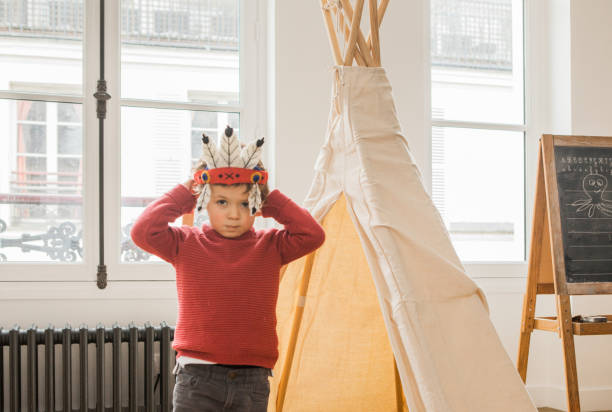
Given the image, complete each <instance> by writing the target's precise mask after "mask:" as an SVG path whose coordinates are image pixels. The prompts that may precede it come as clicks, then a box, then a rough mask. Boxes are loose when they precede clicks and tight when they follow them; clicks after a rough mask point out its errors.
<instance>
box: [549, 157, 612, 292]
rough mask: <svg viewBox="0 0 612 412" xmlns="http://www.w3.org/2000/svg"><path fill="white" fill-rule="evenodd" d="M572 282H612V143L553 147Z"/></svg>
mask: <svg viewBox="0 0 612 412" xmlns="http://www.w3.org/2000/svg"><path fill="white" fill-rule="evenodd" d="M554 158H555V169H556V175H557V176H556V177H557V188H558V193H559V211H560V217H561V232H562V238H563V256H564V260H565V278H566V281H567V282H568V283H584V282H596V283H599V282H612V147H593V146H587V147H585V146H555V147H554Z"/></svg>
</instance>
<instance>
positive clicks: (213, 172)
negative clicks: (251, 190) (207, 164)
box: [193, 167, 268, 185]
mask: <svg viewBox="0 0 612 412" xmlns="http://www.w3.org/2000/svg"><path fill="white" fill-rule="evenodd" d="M193 180H194V181H195V182H196V183H197V184H199V185H204V184H206V183H210V184H213V185H214V184H224V185H232V184H235V183H257V184H260V185H263V184H266V183H267V182H268V172H266V171H265V170H256V169H244V168H242V167H218V168H216V169H205V170H198V171H197V172H195V173H194V174H193Z"/></svg>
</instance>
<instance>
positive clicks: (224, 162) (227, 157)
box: [216, 133, 240, 167]
mask: <svg viewBox="0 0 612 412" xmlns="http://www.w3.org/2000/svg"><path fill="white" fill-rule="evenodd" d="M216 154H217V156H216V157H217V159H219V162H218V163H217V167H239V166H240V164H239V159H240V143H239V142H238V137H237V136H236V134H235V133H232V135H231V136H230V137H227V136H226V135H225V133H224V134H222V135H221V142H220V144H219V150H217V153H216Z"/></svg>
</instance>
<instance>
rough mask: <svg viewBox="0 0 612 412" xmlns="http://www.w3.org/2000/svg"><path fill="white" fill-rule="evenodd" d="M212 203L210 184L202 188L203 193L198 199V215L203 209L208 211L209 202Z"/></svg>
mask: <svg viewBox="0 0 612 412" xmlns="http://www.w3.org/2000/svg"><path fill="white" fill-rule="evenodd" d="M209 201H210V189H209V186H208V184H205V185H204V187H203V188H202V193H200V196H199V197H198V201H197V202H196V214H198V213H199V212H201V209H206V206H207V205H208V202H209Z"/></svg>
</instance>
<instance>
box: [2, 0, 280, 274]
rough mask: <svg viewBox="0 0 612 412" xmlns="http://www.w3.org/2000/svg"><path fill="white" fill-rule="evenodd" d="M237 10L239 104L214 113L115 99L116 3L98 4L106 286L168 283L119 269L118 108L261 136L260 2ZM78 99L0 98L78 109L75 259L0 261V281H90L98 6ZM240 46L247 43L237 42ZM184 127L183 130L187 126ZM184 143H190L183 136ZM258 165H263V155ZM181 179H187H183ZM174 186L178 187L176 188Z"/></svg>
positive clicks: (94, 259)
mask: <svg viewBox="0 0 612 412" xmlns="http://www.w3.org/2000/svg"><path fill="white" fill-rule="evenodd" d="M239 7H240V22H239V31H240V56H239V65H240V71H239V78H240V80H239V81H240V86H239V87H240V104H238V105H227V106H214V105H205V104H198V103H189V102H187V103H176V102H162V101H147V100H138V99H120V98H119V96H120V90H121V86H120V80H121V73H120V68H121V60H120V59H121V20H120V17H121V16H120V12H121V1H112V2H111V1H107V2H105V16H104V17H105V19H104V22H105V39H104V43H105V56H104V57H105V80H106V81H107V86H108V93H109V94H110V95H111V99H110V100H108V101H107V114H106V119H105V120H104V146H103V147H104V263H105V265H106V267H107V273H108V282H113V281H162V280H163V281H168V280H174V279H175V274H174V270H173V268H172V267H171V266H170V265H168V264H166V263H163V262H160V263H157V262H149V263H122V262H121V254H120V244H121V227H120V222H121V219H120V218H121V206H120V205H121V190H120V188H121V171H120V166H121V159H120V155H119V156H118V154H120V153H121V152H120V149H121V134H120V132H121V107H122V106H137V107H142V108H165V109H178V110H184V109H187V110H209V111H228V112H229V111H234V112H238V113H240V126H241V129H242V130H243V131H244V132H245V135H257V136H261V135H265V134H266V120H267V119H266V115H265V108H266V102H267V100H266V91H267V87H266V83H265V82H266V80H267V76H266V70H265V69H266V62H267V58H266V42H265V38H266V36H265V31H264V30H265V20H266V12H267V3H266V1H265V0H255V1H252V0H250V1H247V0H239ZM84 8H85V12H84V22H83V27H84V28H83V43H82V47H83V55H82V58H83V77H82V94H81V95H71V94H62V93H61V92H60V93H57V94H46V93H39V92H36V91H31V92H30V91H26V92H11V91H0V99H11V100H33V101H45V102H57V103H76V104H81V105H82V107H83V118H82V121H83V123H82V128H83V129H82V130H83V152H82V156H83V178H82V181H83V192H82V194H83V238H82V242H83V251H84V255H83V259H82V261H81V262H78V263H70V264H65V263H54V262H6V263H2V264H1V265H0V271H1V276H0V283H1V282H96V280H97V267H98V264H99V251H100V247H99V246H100V245H99V215H98V205H99V184H98V170H99V169H98V163H99V161H98V158H99V156H98V144H99V135H98V124H99V121H98V118H97V115H96V104H97V103H96V100H95V98H94V97H93V94H94V93H95V92H96V85H97V82H98V80H99V75H100V69H99V68H100V59H99V44H100V36H99V35H100V10H99V3H98V2H92V1H87V0H84ZM247 39H248V42H247V41H245V40H247ZM190 128H191V126H190ZM186 138H190V136H187V137H186ZM270 152H272V151H269V153H264V157H265V159H264V161H265V162H267V163H270V162H269V160H270V159H271V157H272V154H271V153H270ZM185 178H187V176H186V177H185ZM178 183H181V182H177V184H178Z"/></svg>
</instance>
